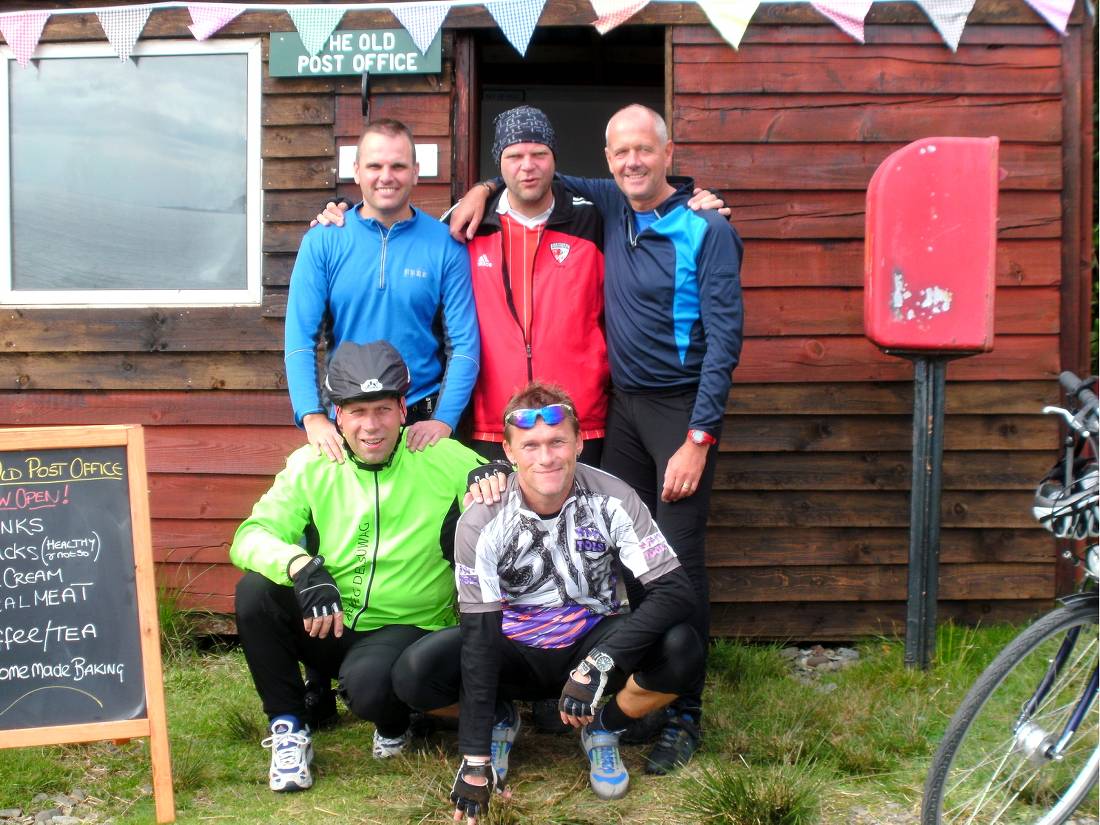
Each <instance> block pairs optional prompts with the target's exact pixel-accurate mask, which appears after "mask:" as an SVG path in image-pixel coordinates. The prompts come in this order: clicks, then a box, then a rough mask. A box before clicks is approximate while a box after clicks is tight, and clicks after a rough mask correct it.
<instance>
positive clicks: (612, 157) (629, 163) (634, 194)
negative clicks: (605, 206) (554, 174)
mask: <svg viewBox="0 0 1100 825" xmlns="http://www.w3.org/2000/svg"><path fill="white" fill-rule="evenodd" d="M606 138H607V146H606V147H605V148H604V154H605V156H606V157H607V168H608V169H610V170H611V176H612V177H614V178H615V183H616V184H617V185H618V187H619V189H620V191H621V192H622V193H623V194H624V195H626V199H627V200H628V201H630V206H631V208H632V209H634V211H636V212H648V211H649V210H651V209H655V208H656V207H658V206H659V205H660V204H661V203H662V202H664V201H665V200H666V199H667V198H668V197H670V196H671V195H672V194H673V192H675V191H676V190H675V189H674V188H673V187H672V186H671V185H669V183H668V180H667V179H666V175H667V174H668V170H669V168H670V167H671V165H672V143H671V142H670V141H669V139H668V127H667V126H666V125H665V120H664V118H663V117H661V116H660V115H659V114H657V113H656V112H655V111H653V110H652V109H650V108H648V107H646V106H641V105H638V104H634V105H632V106H627V107H626V108H625V109H620V110H619V111H617V112H616V113H615V114H614V115H613V116H612V117H611V120H609V121H608V123H607V132H606Z"/></svg>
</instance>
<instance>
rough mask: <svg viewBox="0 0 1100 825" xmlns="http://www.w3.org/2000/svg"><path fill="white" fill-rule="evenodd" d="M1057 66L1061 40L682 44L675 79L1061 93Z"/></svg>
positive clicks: (738, 84)
mask: <svg viewBox="0 0 1100 825" xmlns="http://www.w3.org/2000/svg"><path fill="white" fill-rule="evenodd" d="M1060 66H1061V50H1060V49H1059V48H1058V47H1057V46H1005V47H1003V48H999V49H987V48H985V47H983V46H971V47H966V46H960V47H959V50H958V51H957V52H956V53H954V54H952V53H951V52H950V51H947V50H945V49H944V48H943V47H942V46H933V45H930V46H908V45H891V46H877V45H863V44H860V43H848V44H837V45H826V46H818V45H800V44H796V45H790V46H785V47H784V48H782V49H781V50H780V49H776V48H775V46H773V45H771V44H767V45H764V44H761V45H752V44H744V45H742V47H741V48H740V49H739V50H738V51H734V50H733V49H730V48H729V47H728V46H725V47H724V46H695V45H682V46H676V47H674V50H673V84H674V89H675V91H676V93H677V94H679V93H695V94H706V93H710V94H714V93H722V94H731V93H740V94H745V93H764V94H808V93H817V94H821V93H826V94H837V93H848V94H853V93H860V94H869V95H874V94H890V95H896V94H1001V93H1007V94H1017V95H1018V94H1049V95H1056V94H1058V93H1059V92H1060V91H1061V88H1062V79H1061V68H1060ZM726 67H728V70H727V69H726Z"/></svg>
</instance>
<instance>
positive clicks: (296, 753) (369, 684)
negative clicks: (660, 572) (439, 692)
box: [230, 341, 482, 791]
mask: <svg viewBox="0 0 1100 825" xmlns="http://www.w3.org/2000/svg"><path fill="white" fill-rule="evenodd" d="M408 387H409V370H408V367H407V366H406V365H405V362H404V361H403V360H402V358H401V356H400V355H399V354H398V352H397V350H396V349H394V348H393V346H391V345H390V344H389V343H387V342H385V341H374V342H372V343H369V344H363V345H360V344H355V343H352V342H345V343H343V344H341V345H340V346H339V348H338V349H337V350H336V354H335V355H334V356H333V358H332V361H331V363H330V365H329V370H328V376H327V377H326V379H325V390H326V392H327V394H328V396H329V398H330V400H331V401H332V403H333V405H334V406H335V409H336V423H337V426H338V427H339V428H340V432H341V434H342V437H343V441H344V444H343V446H344V449H345V452H346V454H347V459H348V460H346V461H344V462H342V463H338V462H334V461H331V460H330V459H329V458H328V457H327V456H324V455H318V454H317V450H316V449H315V448H313V447H311V446H308V445H307V446H304V447H301V448H300V449H298V450H295V451H294V452H293V453H291V455H290V457H289V458H288V459H287V464H286V468H285V469H284V470H283V471H282V472H280V473H279V475H278V476H277V477H276V478H275V482H274V484H273V485H272V486H271V489H270V490H268V491H267V492H266V493H265V494H264V495H263V497H262V498H261V499H260V500H259V501H258V502H257V503H256V505H255V507H253V509H252V515H251V516H249V518H248V519H247V520H246V521H245V522H244V523H243V524H242V525H241V526H240V528H239V529H238V530H237V534H236V536H235V537H234V539H233V546H232V548H231V549H230V558H231V559H232V560H233V563H234V564H236V565H237V566H238V567H240V568H241V569H242V570H244V571H246V572H245V575H244V577H243V578H242V579H241V581H240V583H239V584H238V586H237V594H236V611H237V629H238V633H239V634H240V639H241V646H242V647H243V648H244V654H245V659H246V660H247V662H248V668H249V670H250V671H251V673H252V679H253V682H254V683H255V685H256V690H257V692H258V693H259V694H260V699H261V700H262V702H263V706H264V712H265V713H266V714H267V716H268V719H269V720H270V723H271V735H270V736H269V737H267V738H266V739H265V740H264V742H263V745H264V747H266V748H270V749H271V769H270V773H269V784H270V787H271V789H272V790H273V791H298V790H305V789H306V788H309V787H310V786H311V785H312V784H313V778H312V776H311V775H310V770H309V765H310V761H311V760H312V758H313V746H312V742H311V738H310V731H309V728H308V726H307V725H306V724H305V723H304V721H303V720H304V719H305V718H306V709H305V704H304V696H305V685H304V683H303V681H302V676H301V672H300V669H299V665H300V663H301V664H305V665H306V666H307V667H309V668H311V669H314V670H316V671H318V672H320V673H322V674H328V675H330V676H332V677H336V678H338V679H339V685H340V692H341V695H342V696H343V697H344V700H345V702H346V703H347V705H348V707H349V709H350V710H351V711H352V713H354V714H355V715H356V716H358V717H360V718H362V719H366V720H368V721H370V722H373V723H374V725H375V733H374V743H373V755H374V756H375V758H379V759H383V758H386V757H390V756H394V755H396V754H398V753H400V752H401V751H402V750H403V749H404V748H405V746H406V744H407V742H408V726H409V708H408V707H407V706H406V705H405V704H403V703H402V702H401V701H399V700H398V699H397V697H396V696H395V695H394V693H393V689H392V686H391V681H390V668H391V666H392V665H393V663H394V661H395V660H396V659H397V657H398V656H400V655H401V653H402V651H404V650H405V648H406V647H408V646H409V645H411V644H412V643H413V642H415V641H416V640H417V639H419V638H420V637H422V636H424V635H426V634H427V633H429V632H431V631H433V630H439V629H440V628H443V627H447V626H450V625H453V624H455V613H454V573H453V570H452V566H451V565H452V562H453V558H454V523H455V521H456V520H457V518H458V514H459V506H460V502H461V501H462V499H463V497H464V494H465V492H466V477H467V474H468V473H469V471H470V470H472V469H473V468H474V467H476V466H477V465H479V464H481V463H482V460H481V459H480V458H479V457H478V456H477V454H475V453H474V452H472V451H471V450H469V449H467V448H466V447H463V446H462V445H461V444H459V443H458V442H457V441H454V440H453V439H442V440H440V441H439V442H438V443H436V444H435V445H434V446H432V447H431V448H430V449H427V450H421V451H419V452H411V451H410V450H407V449H405V445H404V443H403V442H404V439H405V430H404V427H403V424H404V421H405V415H406V409H407V408H406V404H405V392H406V390H407V389H408ZM310 520H312V521H313V523H314V524H315V525H316V527H317V531H318V533H319V535H320V555H317V556H309V555H307V554H306V553H304V552H303V551H302V548H301V546H300V545H299V544H298V543H297V542H298V539H299V537H300V536H301V535H302V530H303V528H304V527H305V525H306V524H307V523H308V522H310Z"/></svg>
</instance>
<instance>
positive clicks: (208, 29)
mask: <svg viewBox="0 0 1100 825" xmlns="http://www.w3.org/2000/svg"><path fill="white" fill-rule="evenodd" d="M187 10H188V11H189V12H191V21H192V22H191V25H190V26H188V27H187V28H189V29H190V30H191V34H193V35H194V36H195V39H196V40H205V39H206V38H208V37H210V36H211V35H212V34H215V33H216V32H219V31H221V30H222V29H223V28H225V26H226V25H228V24H229V22H230V21H231V20H233V19H234V18H236V17H238V16H239V15H240V14H241V12H243V11H244V10H245V7H244V6H211V5H208V4H203V5H201V6H188V7H187Z"/></svg>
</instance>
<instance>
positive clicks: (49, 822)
mask: <svg viewBox="0 0 1100 825" xmlns="http://www.w3.org/2000/svg"><path fill="white" fill-rule="evenodd" d="M102 804H103V800H102V799H98V798H97V797H94V796H91V795H89V794H88V793H87V792H86V791H84V790H81V789H80V788H75V789H73V790H72V791H69V793H55V794H44V793H40V794H36V795H35V796H34V798H33V799H31V807H30V808H29V809H28V810H23V809H22V808H3V809H0V825H91V824H92V823H95V825H112V823H113V822H114V820H113V819H111V818H106V819H104V818H102V816H101V813H100V811H99V810H97V808H98V806H100V805H102Z"/></svg>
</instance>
